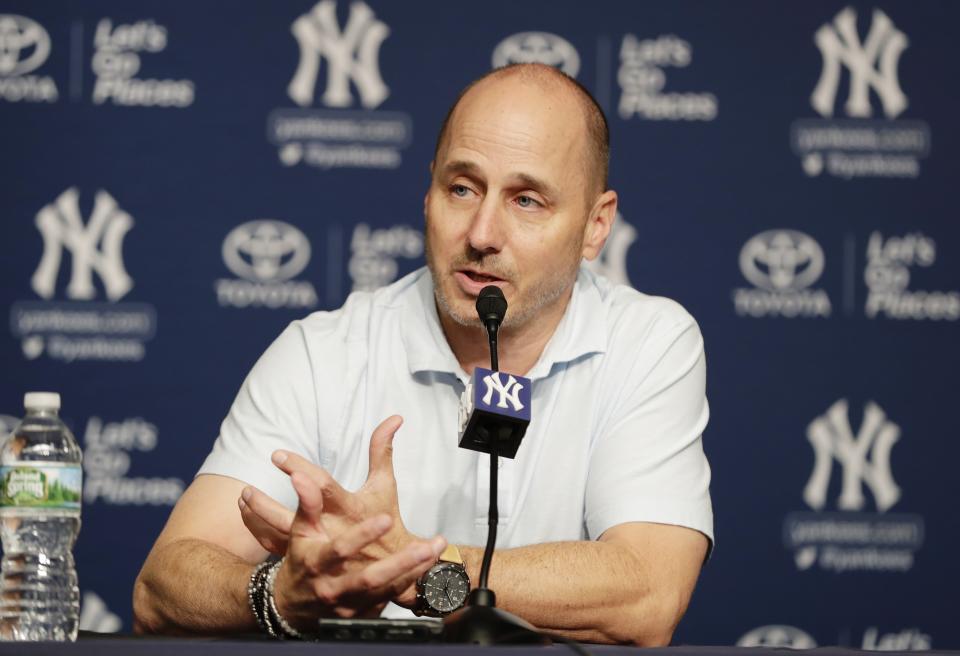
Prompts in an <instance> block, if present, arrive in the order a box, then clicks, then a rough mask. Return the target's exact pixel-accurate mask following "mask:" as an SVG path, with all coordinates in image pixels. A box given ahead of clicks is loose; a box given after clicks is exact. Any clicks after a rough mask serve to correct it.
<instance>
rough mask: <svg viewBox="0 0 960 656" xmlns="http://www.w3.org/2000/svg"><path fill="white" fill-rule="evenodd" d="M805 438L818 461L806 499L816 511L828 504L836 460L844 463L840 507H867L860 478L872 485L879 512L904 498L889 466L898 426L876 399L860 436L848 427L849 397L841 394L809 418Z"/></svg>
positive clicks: (808, 483)
mask: <svg viewBox="0 0 960 656" xmlns="http://www.w3.org/2000/svg"><path fill="white" fill-rule="evenodd" d="M807 439H808V440H810V444H812V445H813V449H814V453H815V462H814V467H813V473H812V474H811V476H810V480H809V481H808V482H807V486H806V488H805V489H804V491H803V500H804V501H806V502H807V504H808V505H809V506H810V507H811V508H813V509H814V510H821V509H823V507H824V505H825V504H826V501H827V487H828V485H829V484H830V474H831V472H832V469H833V460H834V459H836V460H837V462H839V463H840V464H841V465H842V466H843V479H842V481H843V485H842V488H841V491H840V498H839V500H838V503H837V505H838V507H839V508H840V509H841V510H862V509H863V507H864V505H865V500H864V496H863V489H862V483H866V484H867V487H869V488H870V491H871V492H872V493H873V497H874V499H875V500H876V502H877V509H878V510H879V511H880V512H885V511H886V510H889V509H890V508H891V507H892V506H893V504H895V503H896V502H897V501H898V500H899V499H900V488H899V487H898V486H897V484H896V482H894V480H893V474H892V473H891V471H890V450H891V449H892V448H893V445H894V443H895V442H896V441H897V440H898V439H900V427H899V426H897V425H896V424H894V423H893V422H891V421H889V420H888V419H887V417H886V414H885V413H884V411H883V410H882V409H880V406H878V405H877V404H876V403H873V402H870V403H868V404H867V407H866V409H865V410H864V413H863V423H862V424H861V425H860V431H859V432H858V433H857V436H856V437H854V436H853V431H852V429H851V428H850V420H849V417H848V414H847V401H846V399H841V400H839V401H837V402H836V403H834V404H833V405H832V406H831V407H830V409H829V410H827V412H826V413H825V414H824V415H823V416H822V417H818V418H816V419H814V420H813V421H812V422H811V423H810V426H809V427H808V428H807ZM868 456H869V458H870V459H869V460H868Z"/></svg>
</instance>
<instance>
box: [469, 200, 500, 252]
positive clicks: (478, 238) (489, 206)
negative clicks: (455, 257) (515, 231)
mask: <svg viewBox="0 0 960 656" xmlns="http://www.w3.org/2000/svg"><path fill="white" fill-rule="evenodd" d="M503 221H504V216H503V210H502V208H501V207H500V206H499V201H498V199H497V197H496V196H495V195H492V194H487V196H485V197H484V199H483V202H481V203H480V205H479V206H478V207H477V211H476V213H475V214H474V215H473V219H472V222H471V224H470V231H469V232H468V233H467V241H469V243H470V246H471V247H472V248H473V249H474V250H476V251H478V252H480V253H498V252H500V250H501V249H502V248H503V239H504V230H503V228H504V225H503Z"/></svg>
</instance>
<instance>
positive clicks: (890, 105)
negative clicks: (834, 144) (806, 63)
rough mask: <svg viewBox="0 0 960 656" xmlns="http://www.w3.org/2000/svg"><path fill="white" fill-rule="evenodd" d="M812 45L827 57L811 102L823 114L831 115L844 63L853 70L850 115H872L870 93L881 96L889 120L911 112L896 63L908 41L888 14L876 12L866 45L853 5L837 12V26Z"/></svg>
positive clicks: (828, 27) (825, 30)
mask: <svg viewBox="0 0 960 656" xmlns="http://www.w3.org/2000/svg"><path fill="white" fill-rule="evenodd" d="M814 41H815V42H816V44H817V47H818V48H820V54H821V56H822V57H823V71H822V72H821V73H820V81H819V82H817V86H816V88H815V89H814V90H813V95H812V96H811V98H810V102H811V104H812V105H813V108H814V109H815V110H817V112H819V113H820V115H821V116H824V117H830V116H833V107H834V102H835V101H836V97H837V89H838V88H839V86H840V64H841V63H842V64H844V65H845V66H846V67H847V68H848V69H849V71H850V95H849V97H848V98H847V104H846V111H847V115H848V116H852V117H855V118H869V117H870V116H871V114H872V113H873V110H872V108H871V107H870V89H873V90H874V91H875V92H876V94H877V95H878V96H879V97H880V102H881V103H882V104H883V111H884V113H885V114H886V115H887V118H896V117H897V115H898V114H900V113H901V112H902V111H903V110H904V109H906V108H907V97H906V95H904V93H903V90H902V89H901V88H900V81H899V80H898V78H897V65H898V63H899V61H900V55H901V53H903V51H904V50H905V49H906V47H907V45H908V40H907V36H906V35H905V34H904V33H903V32H901V31H900V30H898V29H897V28H896V27H894V25H893V21H891V20H890V18H889V17H888V16H887V15H886V14H885V13H883V12H882V11H880V10H879V9H875V10H874V12H873V22H872V23H871V24H870V32H869V33H868V34H867V38H866V40H865V41H864V42H863V43H862V44H861V43H860V35H859V34H858V33H857V14H856V12H855V11H854V10H853V9H852V8H850V7H847V8H846V9H844V10H843V11H841V12H840V13H839V14H837V16H836V18H834V20H833V25H829V24H826V25H823V26H822V27H821V28H820V29H819V30H817V33H816V35H815V37H814Z"/></svg>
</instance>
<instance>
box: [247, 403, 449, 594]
mask: <svg viewBox="0 0 960 656" xmlns="http://www.w3.org/2000/svg"><path fill="white" fill-rule="evenodd" d="M402 421H403V420H402V419H401V418H400V417H398V416H393V417H390V418H388V419H386V420H385V421H384V422H383V423H381V424H380V425H379V426H378V427H377V428H376V430H374V432H373V436H372V437H371V440H370V469H369V472H368V475H367V480H366V482H365V483H364V485H363V487H361V488H360V490H358V491H357V492H356V493H350V492H348V491H347V490H345V489H343V488H342V487H341V486H340V484H339V483H337V481H336V480H334V479H333V477H332V476H330V474H329V473H327V472H326V471H324V470H323V469H322V468H320V467H318V466H316V465H314V464H312V463H310V462H309V461H307V460H305V459H304V458H301V457H300V456H298V455H296V454H293V453H290V452H287V451H277V452H275V453H274V455H273V462H274V464H275V465H276V466H277V467H278V468H280V469H281V470H282V471H284V472H285V473H287V474H289V475H290V476H291V480H293V477H294V476H295V475H298V478H304V477H305V478H306V480H308V481H310V482H311V483H312V484H313V485H315V486H316V487H317V488H319V490H320V492H321V500H322V508H323V525H324V527H325V530H326V531H327V532H328V533H329V535H330V536H332V537H337V536H339V535H341V534H342V533H344V532H345V531H348V530H350V529H351V528H352V527H355V526H358V525H359V524H361V523H363V522H365V521H367V520H369V519H371V518H373V517H375V516H377V515H386V516H387V517H388V518H389V519H390V520H391V521H390V524H389V526H388V527H387V528H386V529H384V531H383V533H382V534H380V535H377V536H375V537H373V538H371V539H370V540H369V541H367V542H366V543H365V544H363V545H362V546H360V547H359V549H358V553H357V554H356V556H357V559H361V560H365V561H367V562H376V561H381V560H384V559H386V558H389V557H391V556H392V555H394V554H398V553H401V552H403V551H404V550H406V549H408V548H409V547H410V545H414V544H417V543H421V542H422V541H421V540H420V539H419V538H417V537H416V536H415V535H413V534H412V533H410V532H409V531H408V530H407V529H406V527H405V526H404V525H403V521H402V520H401V518H400V507H399V502H398V499H397V483H396V479H395V478H394V474H393V437H394V435H395V434H396V431H397V429H399V428H400V425H401V423H402ZM297 491H298V494H299V492H300V490H299V489H298V490H297ZM239 504H240V511H241V516H242V518H243V522H244V524H245V525H246V526H247V528H248V529H249V530H250V532H251V533H252V534H253V535H254V536H255V537H256V538H257V540H258V541H259V542H260V544H261V545H263V547H264V548H265V549H267V550H268V551H271V552H272V553H275V554H284V553H287V552H288V550H289V549H290V544H289V540H290V536H292V535H293V529H292V527H293V524H294V522H295V515H294V513H292V512H291V511H290V510H288V509H286V508H285V507H283V506H282V505H281V504H279V503H277V502H276V501H274V500H273V499H271V498H270V497H269V496H267V495H266V494H264V493H262V492H260V491H259V490H256V489H255V488H252V487H248V488H245V489H244V490H243V493H242V495H241V498H240V500H239ZM302 505H303V497H302V495H301V506H302ZM441 550H442V547H441ZM437 553H438V554H439V553H440V552H439V551H438V552H437ZM434 560H435V559H434ZM424 571H425V570H424ZM415 581H416V577H414V578H413V579H412V580H411V581H410V583H409V585H408V586H407V587H406V588H404V589H402V590H398V591H397V593H396V595H395V596H394V597H392V598H391V599H392V601H394V602H396V603H398V604H400V605H403V606H407V607H411V606H412V605H413V604H414V602H415V601H416V589H415V587H414V585H413V584H414V582H415Z"/></svg>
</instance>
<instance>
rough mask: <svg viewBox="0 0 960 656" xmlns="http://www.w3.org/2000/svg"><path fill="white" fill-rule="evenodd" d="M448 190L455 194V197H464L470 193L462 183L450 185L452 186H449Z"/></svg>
mask: <svg viewBox="0 0 960 656" xmlns="http://www.w3.org/2000/svg"><path fill="white" fill-rule="evenodd" d="M450 191H451V192H452V193H453V195H454V196H456V197H457V198H466V197H467V195H468V194H469V193H470V190H469V189H468V188H467V187H465V186H464V185H460V184H455V185H452V186H451V187H450Z"/></svg>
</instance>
